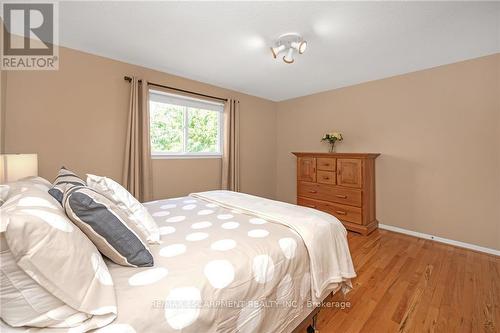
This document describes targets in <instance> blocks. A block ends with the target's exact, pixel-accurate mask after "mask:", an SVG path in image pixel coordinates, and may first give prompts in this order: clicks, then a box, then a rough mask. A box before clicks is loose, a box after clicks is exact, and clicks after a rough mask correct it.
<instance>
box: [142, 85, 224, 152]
mask: <svg viewBox="0 0 500 333" xmlns="http://www.w3.org/2000/svg"><path fill="white" fill-rule="evenodd" d="M223 113H224V105H223V104H221V103H216V102H211V101H206V100H200V99H195V98H189V97H185V96H179V95H173V94H168V93H164V92H161V91H156V90H150V91H149V117H150V140H151V155H152V156H153V157H158V158H161V157H165V158H168V157H171V158H175V157H220V156H222V138H223V136H222V123H223Z"/></svg>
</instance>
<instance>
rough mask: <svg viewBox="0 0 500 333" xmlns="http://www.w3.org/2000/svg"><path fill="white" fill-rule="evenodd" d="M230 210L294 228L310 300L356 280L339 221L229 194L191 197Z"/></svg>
mask: <svg viewBox="0 0 500 333" xmlns="http://www.w3.org/2000/svg"><path fill="white" fill-rule="evenodd" d="M191 196H193V197H198V198H201V199H204V200H207V201H212V202H215V203H218V204H219V205H222V206H225V207H227V208H230V209H240V210H243V211H247V212H250V213H252V214H254V215H257V216H260V217H262V218H265V219H267V220H270V221H273V222H276V223H280V224H283V225H285V226H287V227H289V228H292V229H294V230H295V231H296V232H297V233H298V234H299V235H300V237H301V238H302V239H303V240H304V243H305V245H306V248H307V251H308V252H309V260H310V265H311V267H310V269H311V278H312V291H313V301H315V302H320V301H321V300H323V299H324V296H326V294H328V293H329V292H330V291H331V290H332V289H333V287H334V286H336V284H338V283H344V286H347V287H350V286H351V285H350V279H351V278H354V277H356V273H355V271H354V267H353V264H352V259H351V254H350V252H349V246H348V243H347V231H346V230H345V228H344V226H343V225H342V223H340V221H339V220H338V219H337V218H336V217H334V216H332V215H330V214H326V213H323V212H321V211H319V210H315V209H311V208H306V207H300V206H296V205H291V204H288V203H284V202H280V201H274V200H269V199H264V198H260V197H256V196H253V195H249V194H244V193H237V192H231V191H209V192H201V193H193V194H191Z"/></svg>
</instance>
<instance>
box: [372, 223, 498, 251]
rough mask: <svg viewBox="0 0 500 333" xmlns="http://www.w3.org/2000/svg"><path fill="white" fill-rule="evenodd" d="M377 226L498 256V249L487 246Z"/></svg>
mask: <svg viewBox="0 0 500 333" xmlns="http://www.w3.org/2000/svg"><path fill="white" fill-rule="evenodd" d="M378 227H379V228H380V229H384V230H389V231H394V232H398V233H400V234H405V235H410V236H414V237H418V238H423V239H429V240H433V241H436V242H440V243H445V244H449V245H454V246H458V247H463V248H466V249H469V250H474V251H479V252H484V253H488V254H493V255H495V256H500V251H499V250H495V249H490V248H488V247H482V246H478V245H474V244H469V243H464V242H459V241H456V240H453V239H448V238H442V237H437V236H433V235H429V234H424V233H422V232H417V231H412V230H407V229H403V228H399V227H394V226H392V225H387V224H379V225H378Z"/></svg>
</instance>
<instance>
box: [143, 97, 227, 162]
mask: <svg viewBox="0 0 500 333" xmlns="http://www.w3.org/2000/svg"><path fill="white" fill-rule="evenodd" d="M151 94H157V95H165V96H168V97H172V98H174V99H178V100H185V101H188V102H189V101H191V102H197V103H202V104H212V105H215V106H217V107H220V111H218V110H208V111H212V112H216V113H218V116H219V119H218V121H219V130H218V131H217V143H218V147H219V152H188V151H187V145H188V137H189V136H188V135H189V126H188V124H189V112H188V110H187V109H188V108H189V107H190V106H188V105H182V104H173V105H180V106H182V107H183V108H185V110H184V119H183V131H184V133H183V142H182V148H183V152H180V153H179V152H172V153H169V152H161V151H153V148H152V146H151V131H150V132H149V133H148V137H149V138H148V139H149V144H150V147H151V158H152V159H194V158H199V159H202V158H210V159H221V158H222V155H223V154H224V103H219V102H213V101H211V100H205V99H199V98H193V97H188V96H184V95H179V94H172V93H167V92H164V91H161V90H156V89H149V91H148V108H149V103H151ZM160 103H161V102H160ZM165 104H167V103H165ZM171 105H172V104H171ZM191 107H192V106H191ZM200 109H202V108H200ZM202 110H207V109H202ZM148 121H149V122H151V114H149V119H148Z"/></svg>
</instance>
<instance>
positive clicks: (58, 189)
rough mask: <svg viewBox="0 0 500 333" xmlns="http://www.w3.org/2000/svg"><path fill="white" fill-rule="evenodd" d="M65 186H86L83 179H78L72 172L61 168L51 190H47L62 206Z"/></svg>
mask: <svg viewBox="0 0 500 333" xmlns="http://www.w3.org/2000/svg"><path fill="white" fill-rule="evenodd" d="M67 184H71V185H87V184H86V183H85V181H84V180H83V179H81V178H80V177H78V176H77V175H76V174H75V173H74V172H72V171H70V170H68V169H66V168H65V167H62V168H61V170H59V174H58V175H57V177H56V179H55V180H54V184H53V185H52V188H51V189H50V190H49V193H50V195H51V196H53V197H54V198H55V199H56V200H57V201H59V203H60V204H61V205H62V200H63V195H64V189H65V187H66V185H67Z"/></svg>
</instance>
